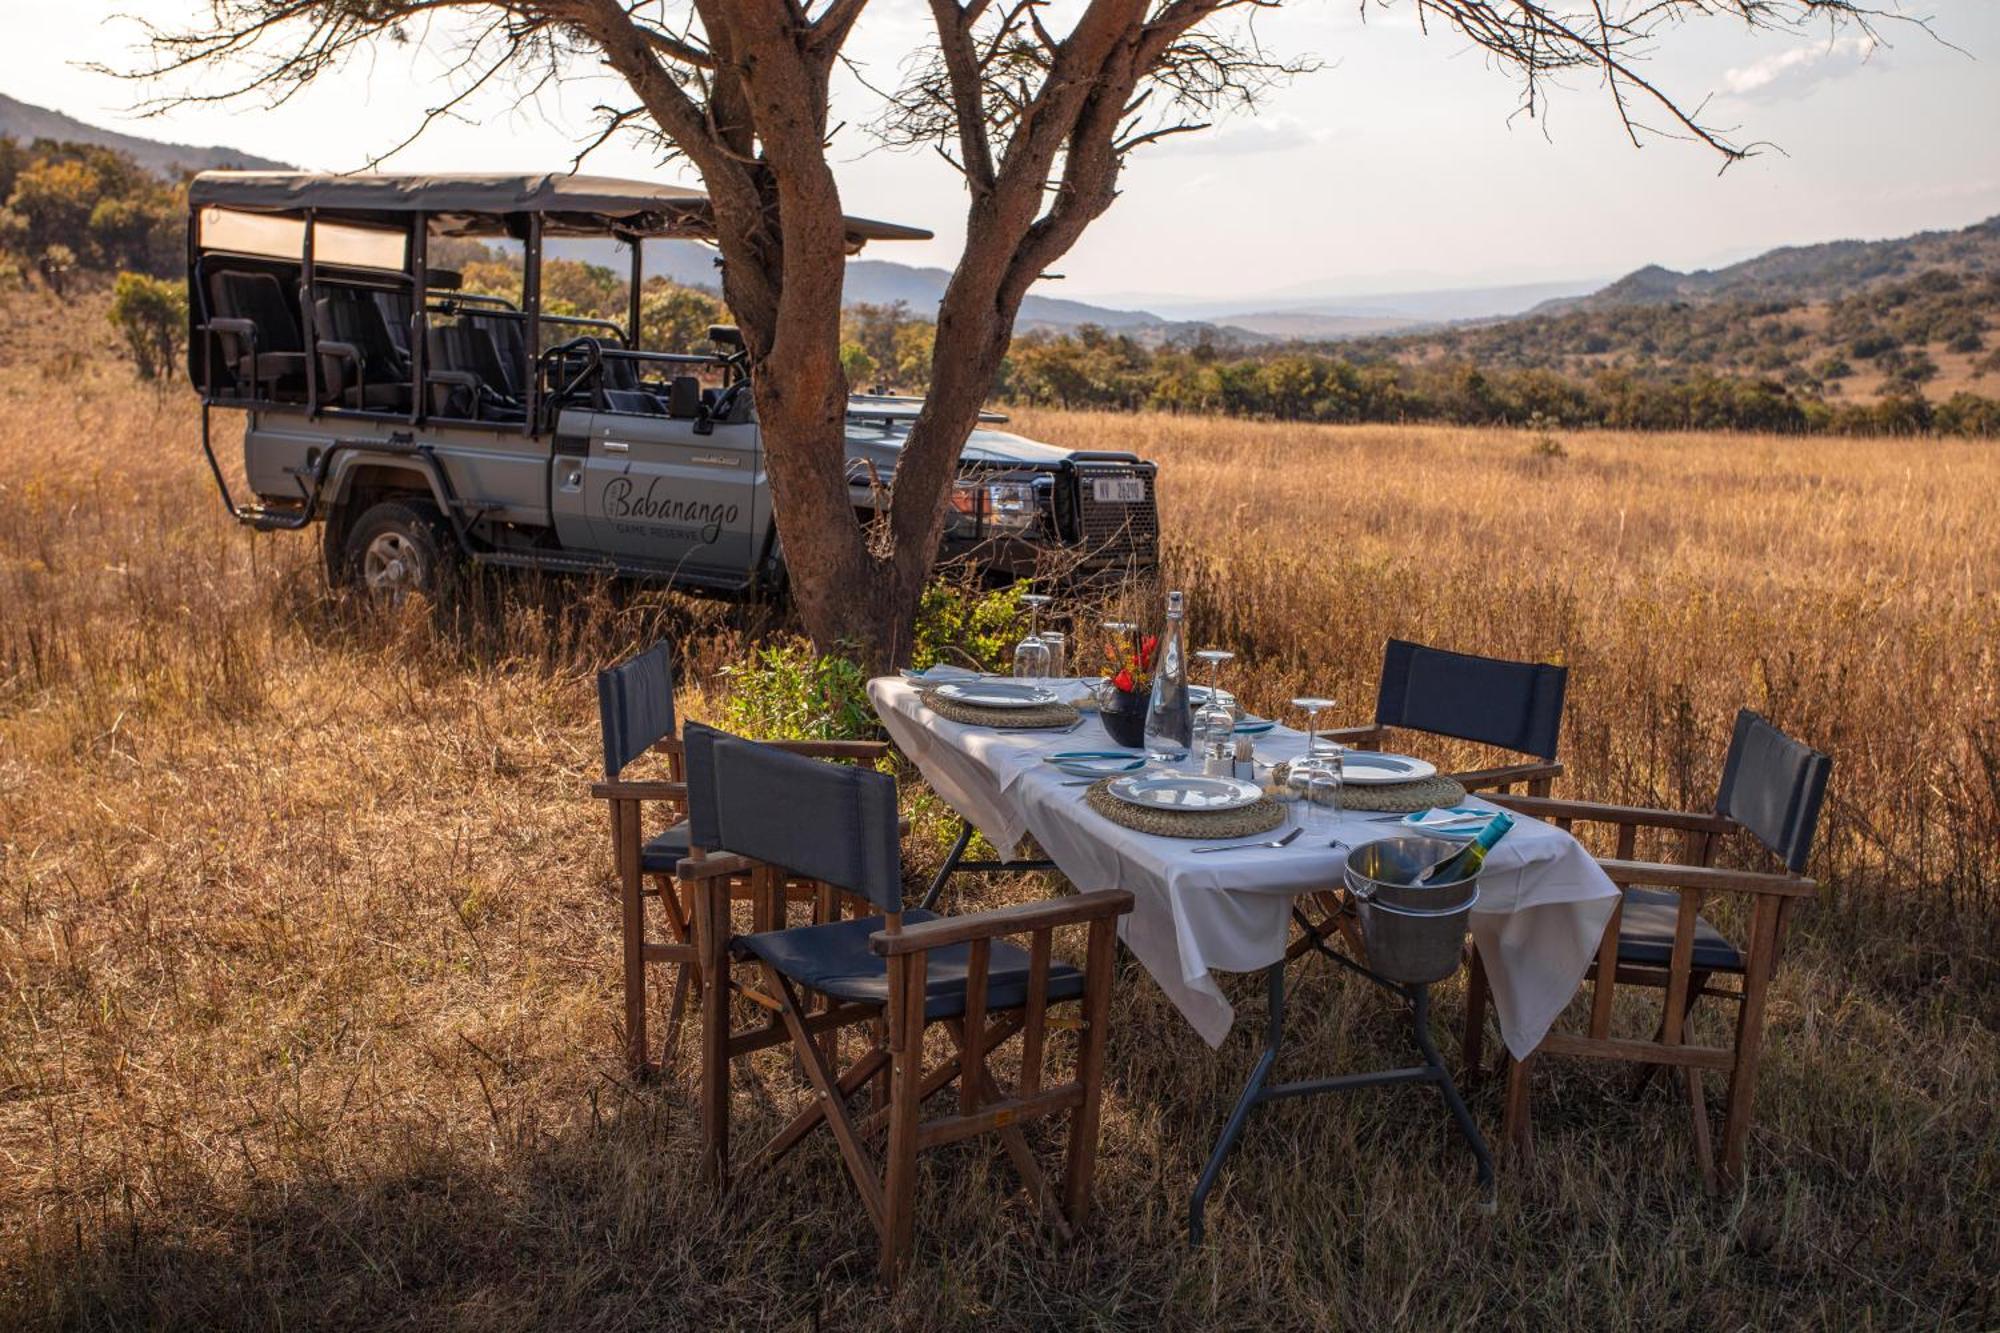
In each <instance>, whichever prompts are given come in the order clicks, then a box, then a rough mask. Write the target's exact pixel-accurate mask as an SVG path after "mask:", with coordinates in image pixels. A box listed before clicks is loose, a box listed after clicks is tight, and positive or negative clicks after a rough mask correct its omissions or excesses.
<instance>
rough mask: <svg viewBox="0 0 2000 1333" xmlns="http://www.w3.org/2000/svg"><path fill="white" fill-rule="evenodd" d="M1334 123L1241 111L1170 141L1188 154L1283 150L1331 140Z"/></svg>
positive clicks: (1242, 153)
mask: <svg viewBox="0 0 2000 1333" xmlns="http://www.w3.org/2000/svg"><path fill="white" fill-rule="evenodd" d="M1335 137H1336V131H1335V130H1334V129H1333V127H1332V126H1328V125H1313V124H1310V123H1308V122H1307V121H1305V120H1302V119H1300V118H1299V117H1297V116H1287V115H1271V116H1258V115H1254V114H1248V113H1244V114H1239V115H1236V116H1232V117H1230V118H1229V119H1227V120H1225V121H1223V123H1222V124H1220V125H1218V126H1216V127H1215V128H1214V129H1211V130H1203V131H1201V132H1200V133H1196V134H1189V135H1185V136H1180V135H1176V136H1174V137H1173V138H1170V139H1168V140H1166V143H1167V144H1171V145H1173V147H1174V149H1175V151H1177V152H1179V153H1181V154H1184V155H1186V156H1190V157H1193V156H1226V157H1241V156H1244V155H1247V154H1250V153H1283V152H1289V151H1291V150H1292V149H1294V148H1311V147H1315V146H1317V145H1320V144H1326V143H1331V142H1332V141H1333V140H1334V138H1335Z"/></svg>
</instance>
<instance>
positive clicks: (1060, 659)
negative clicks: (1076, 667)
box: [1041, 629, 1069, 677]
mask: <svg viewBox="0 0 2000 1333" xmlns="http://www.w3.org/2000/svg"><path fill="white" fill-rule="evenodd" d="M1041 637H1042V642H1043V643H1044V644H1045V645H1047V647H1048V650H1049V669H1048V671H1047V672H1046V673H1045V674H1047V675H1050V676H1056V677H1063V676H1067V675H1069V653H1068V647H1069V645H1068V641H1067V640H1066V639H1064V638H1063V635H1062V631H1061V630H1053V629H1045V630H1043V631H1042V635H1041Z"/></svg>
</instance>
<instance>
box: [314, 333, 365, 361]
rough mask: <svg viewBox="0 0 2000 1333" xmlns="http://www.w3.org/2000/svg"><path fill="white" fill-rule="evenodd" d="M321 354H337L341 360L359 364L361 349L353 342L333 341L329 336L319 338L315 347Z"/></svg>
mask: <svg viewBox="0 0 2000 1333" xmlns="http://www.w3.org/2000/svg"><path fill="white" fill-rule="evenodd" d="M315 350H317V351H318V352H319V354H320V355H321V356H337V357H339V358H341V359H342V360H343V361H352V362H353V363H354V364H355V365H357V366H358V365H360V364H361V349H360V348H359V347H356V346H355V345H354V344H353V343H343V342H335V341H333V340H332V339H331V338H321V339H320V340H319V343H318V345H317V347H316V349H315Z"/></svg>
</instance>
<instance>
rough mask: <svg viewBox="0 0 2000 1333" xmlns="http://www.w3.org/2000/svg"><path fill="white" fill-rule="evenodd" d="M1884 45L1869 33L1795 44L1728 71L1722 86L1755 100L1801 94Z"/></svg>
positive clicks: (1865, 59) (1863, 60) (1866, 59)
mask: <svg viewBox="0 0 2000 1333" xmlns="http://www.w3.org/2000/svg"><path fill="white" fill-rule="evenodd" d="M1881 48H1882V43H1881V42H1879V41H1877V40H1876V39H1875V38H1873V37H1869V36H1866V35H1862V36H1858V37H1840V38H1836V39H1834V40H1833V41H1830V42H1818V43H1815V44H1813V45H1812V46H1795V47H1793V48H1792V49H1791V50H1789V51H1779V52H1777V53H1776V54H1774V55H1768V56H1765V57H1764V58H1763V59H1762V60H1758V61H1753V62H1752V63H1750V64H1748V65H1743V66H1740V67H1738V68H1736V69H1731V70H1727V71H1725V72H1724V73H1723V75H1722V86H1723V88H1724V89H1725V90H1727V91H1728V92H1729V93H1731V94H1733V95H1735V96H1737V97H1742V98H1746V99H1750V100H1753V101H1769V100H1775V99H1781V98H1788V97H1798V96H1801V95H1803V94H1804V93H1805V92H1806V91H1808V90H1809V89H1811V88H1812V87H1813V86H1814V85H1815V84H1818V83H1820V82H1822V81H1824V80H1826V79H1831V78H1836V77H1838V76H1839V75H1842V74H1845V73H1847V72H1848V71H1849V70H1852V69H1855V68H1857V67H1858V66H1860V65H1864V64H1867V63H1868V62H1869V61H1870V60H1871V59H1875V58H1876V52H1877V51H1879V50H1881Z"/></svg>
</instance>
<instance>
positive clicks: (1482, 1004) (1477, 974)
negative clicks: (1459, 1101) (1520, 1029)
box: [1463, 944, 1491, 1086]
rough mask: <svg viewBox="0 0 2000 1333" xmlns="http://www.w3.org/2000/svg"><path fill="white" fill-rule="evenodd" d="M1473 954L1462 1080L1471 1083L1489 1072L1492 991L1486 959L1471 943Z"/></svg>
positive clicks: (1467, 976) (1467, 988)
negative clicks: (1488, 1012)
mask: <svg viewBox="0 0 2000 1333" xmlns="http://www.w3.org/2000/svg"><path fill="white" fill-rule="evenodd" d="M1466 948H1467V950H1468V951H1469V952H1470V953H1471V954H1472V958H1471V960H1470V962H1469V963H1468V964H1467V965H1466V969H1465V1045H1464V1056H1463V1063H1464V1065H1465V1074H1464V1078H1463V1081H1464V1082H1465V1083H1466V1084H1467V1086H1470V1085H1472V1084H1474V1083H1477V1082H1478V1081H1479V1079H1480V1077H1481V1076H1482V1075H1483V1074H1484V1073H1485V1072H1486V1071H1485V1068H1484V1065H1485V1061H1486V1002H1487V999H1488V998H1489V996H1490V994H1491V992H1490V990H1489V988H1488V986H1487V983H1486V960H1485V959H1484V958H1482V957H1480V956H1479V946H1478V945H1476V944H1468V945H1467V946H1466Z"/></svg>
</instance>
